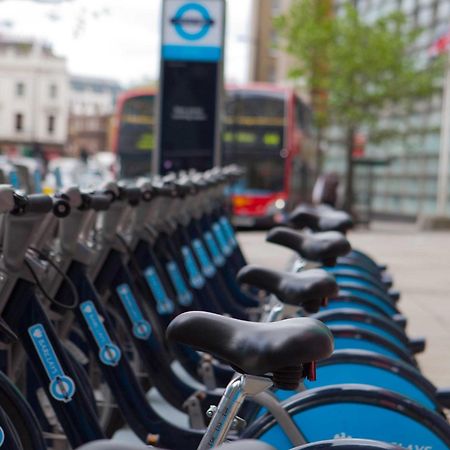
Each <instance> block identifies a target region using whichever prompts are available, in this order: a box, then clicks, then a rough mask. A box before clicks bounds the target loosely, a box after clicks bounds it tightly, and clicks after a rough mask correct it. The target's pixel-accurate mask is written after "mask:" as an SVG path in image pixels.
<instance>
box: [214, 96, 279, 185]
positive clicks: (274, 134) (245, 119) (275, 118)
mask: <svg viewBox="0 0 450 450" xmlns="http://www.w3.org/2000/svg"><path fill="white" fill-rule="evenodd" d="M285 122H286V121H285V100H284V96H282V95H279V94H277V95H270V93H268V94H266V93H258V92H252V91H231V92H228V93H227V97H226V101H225V120H224V124H223V139H222V148H223V161H224V163H225V164H228V163H235V164H239V165H240V166H243V167H244V168H245V169H246V175H245V176H244V178H243V179H241V180H240V181H239V183H238V184H237V185H236V186H235V191H238V192H243V191H245V192H249V191H251V192H253V193H256V194H258V193H259V194H268V193H273V192H280V191H283V188H284V162H283V160H284V153H283V149H284V134H285Z"/></svg>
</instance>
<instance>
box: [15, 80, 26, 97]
mask: <svg viewBox="0 0 450 450" xmlns="http://www.w3.org/2000/svg"><path fill="white" fill-rule="evenodd" d="M16 95H17V97H23V96H24V95H25V84H24V83H22V82H19V83H17V84H16Z"/></svg>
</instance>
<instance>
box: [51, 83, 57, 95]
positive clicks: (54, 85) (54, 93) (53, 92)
mask: <svg viewBox="0 0 450 450" xmlns="http://www.w3.org/2000/svg"><path fill="white" fill-rule="evenodd" d="M49 94H50V98H56V97H57V95H58V86H56V84H51V85H50V89H49Z"/></svg>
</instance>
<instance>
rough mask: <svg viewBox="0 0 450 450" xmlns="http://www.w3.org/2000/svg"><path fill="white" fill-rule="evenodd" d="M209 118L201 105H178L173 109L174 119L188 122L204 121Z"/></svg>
mask: <svg viewBox="0 0 450 450" xmlns="http://www.w3.org/2000/svg"><path fill="white" fill-rule="evenodd" d="M207 119H208V116H207V114H206V113H205V111H204V109H203V108H202V107H201V106H178V105H175V106H174V108H173V110H172V120H184V121H186V122H204V121H205V120H207Z"/></svg>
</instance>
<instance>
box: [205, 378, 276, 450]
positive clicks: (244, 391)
mask: <svg viewBox="0 0 450 450" xmlns="http://www.w3.org/2000/svg"><path fill="white" fill-rule="evenodd" d="M271 386H272V380H270V379H269V378H265V377H256V376H253V375H241V376H240V377H238V378H235V379H233V380H232V381H231V382H230V383H229V384H228V386H227V388H226V389H225V392H224V394H223V396H222V398H221V400H220V402H219V405H218V406H217V409H216V410H215V413H214V415H213V417H212V419H211V422H210V423H209V426H208V428H207V429H206V432H205V435H204V436H203V439H202V440H201V442H200V445H199V446H198V450H207V449H210V448H213V447H217V446H218V445H221V444H222V443H223V442H224V441H225V438H226V436H227V434H228V432H229V431H230V428H231V426H232V425H233V421H234V419H235V417H236V415H237V413H238V411H239V408H240V407H241V405H242V403H243V402H244V400H245V398H246V397H248V396H253V395H257V394H259V393H261V392H264V391H265V390H266V389H269V388H270V387H271Z"/></svg>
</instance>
